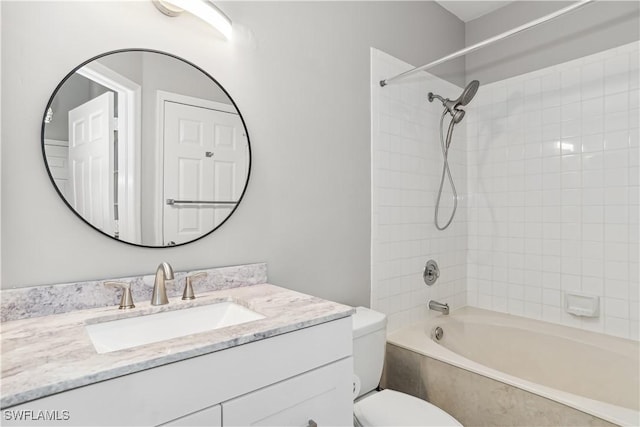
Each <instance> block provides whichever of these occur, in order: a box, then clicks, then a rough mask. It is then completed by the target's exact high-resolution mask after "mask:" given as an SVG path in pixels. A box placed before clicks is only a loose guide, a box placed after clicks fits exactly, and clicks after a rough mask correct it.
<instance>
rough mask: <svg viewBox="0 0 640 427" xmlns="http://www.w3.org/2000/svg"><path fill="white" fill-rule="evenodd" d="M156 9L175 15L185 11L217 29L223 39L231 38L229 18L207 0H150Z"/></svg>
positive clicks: (168, 14)
mask: <svg viewBox="0 0 640 427" xmlns="http://www.w3.org/2000/svg"><path fill="white" fill-rule="evenodd" d="M152 1H153V4H154V5H155V6H156V7H157V8H158V10H159V11H160V12H162V13H164V14H165V15H167V16H171V17H176V16H178V15H180V14H181V13H182V12H184V11H187V12H189V13H191V14H193V15H195V16H197V17H198V18H200V19H202V20H203V21H205V22H206V23H207V24H209V25H211V26H212V27H213V28H215V29H216V30H218V31H219V32H220V34H222V35H223V36H224V38H225V39H227V40H229V39H231V19H229V17H228V16H227V15H225V14H224V13H223V12H222V11H221V10H220V9H218V8H217V7H216V6H215V5H214V4H213V3H212V2H211V1H209V0H152Z"/></svg>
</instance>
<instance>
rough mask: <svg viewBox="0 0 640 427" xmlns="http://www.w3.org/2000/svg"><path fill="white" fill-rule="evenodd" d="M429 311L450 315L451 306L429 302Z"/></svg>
mask: <svg viewBox="0 0 640 427" xmlns="http://www.w3.org/2000/svg"><path fill="white" fill-rule="evenodd" d="M429 310H435V311H439V312H440V313H442V314H449V304H442V303H441V302H438V301H434V300H431V301H429Z"/></svg>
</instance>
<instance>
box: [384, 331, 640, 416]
mask: <svg viewBox="0 0 640 427" xmlns="http://www.w3.org/2000/svg"><path fill="white" fill-rule="evenodd" d="M436 319H437V318H436ZM432 321H433V320H432ZM429 323H430V322H429V321H428V322H427V324H425V323H424V322H420V323H416V324H414V325H411V326H407V327H405V328H402V329H400V330H398V331H396V332H393V333H391V334H390V335H389V336H388V337H387V342H389V343H391V344H393V345H396V346H398V347H401V348H404V349H406V350H410V351H414V352H417V353H421V354H424V355H425V356H428V357H431V358H433V359H436V360H439V361H441V362H445V363H448V364H450V365H453V366H456V367H458V368H461V369H465V370H467V371H470V372H473V373H476V374H479V375H482V376H485V377H488V378H491V379H494V380H497V381H501V382H503V383H506V384H509V385H511V386H514V387H517V388H519V389H522V390H525V391H528V392H531V393H534V394H537V395H539V396H542V397H545V398H547V399H551V400H554V401H556V402H559V403H562V404H564V405H567V406H570V407H572V408H574V409H577V410H579V411H581V412H584V413H587V414H590V415H593V416H596V417H598V418H601V419H603V420H606V421H609V422H612V423H614V424H618V425H622V426H637V425H638V422H639V421H640V412H637V411H634V410H632V409H627V408H623V407H620V406H616V405H611V404H609V403H605V402H600V401H597V400H593V399H588V398H586V397H581V396H577V395H575V394H572V393H567V392H564V391H560V390H556V389H553V388H550V387H546V386H543V385H540V384H536V383H533V382H530V381H527V380H523V379H521V378H517V377H515V376H512V375H509V374H505V373H503V372H500V371H497V370H495V369H492V368H489V367H487V366H484V365H481V364H479V363H477V362H474V361H472V360H470V359H467V358H466V357H463V356H460V355H459V354H457V353H455V352H453V351H451V350H449V349H447V348H445V347H443V346H441V345H439V344H437V343H436V342H435V341H433V340H432V339H431V337H430V336H429V335H426V336H425V327H426V328H427V330H430V329H431V328H430V327H429V326H428V324H429ZM416 336H422V337H425V338H426V339H424V340H422V342H418V343H416V342H415V340H414V339H412V337H413V338H415V337H416Z"/></svg>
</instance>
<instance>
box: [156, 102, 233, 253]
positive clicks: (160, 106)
mask: <svg viewBox="0 0 640 427" xmlns="http://www.w3.org/2000/svg"><path fill="white" fill-rule="evenodd" d="M165 102H175V103H178V104H185V105H191V106H194V107H201V108H208V109H210V110H218V111H222V112H225V113H232V114H238V111H237V110H236V108H235V107H234V106H233V105H232V104H223V103H222V102H216V101H210V100H208V99H202V98H195V97H193V96H187V95H181V94H179V93H173V92H167V91H163V90H159V91H157V94H156V141H157V142H158V143H157V144H156V162H155V164H156V165H162V164H163V162H164V105H165ZM163 187H164V171H163V170H162V167H161V166H159V167H157V168H156V171H155V199H156V202H155V203H154V206H156V209H154V216H155V218H154V226H155V227H154V228H155V236H154V237H155V242H154V244H155V246H163V245H164V238H163V234H164V224H163V212H164V204H165V200H164V198H163V196H164V188H163Z"/></svg>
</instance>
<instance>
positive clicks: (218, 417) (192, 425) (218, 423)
mask: <svg viewBox="0 0 640 427" xmlns="http://www.w3.org/2000/svg"><path fill="white" fill-rule="evenodd" d="M201 426H202V427H204V426H207V427H222V406H221V405H215V406H212V407H210V408H206V409H203V410H202V411H198V412H195V413H193V414H189V415H185V416H184V417H180V418H178V419H177V420H173V421H169V422H168V423H165V424H162V427H201Z"/></svg>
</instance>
